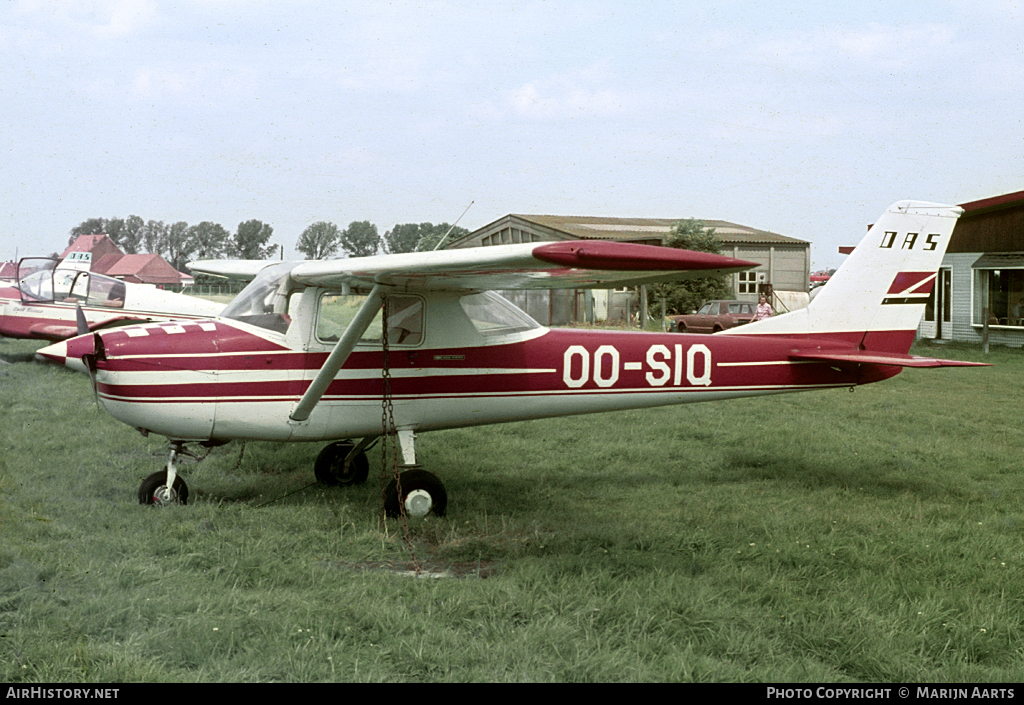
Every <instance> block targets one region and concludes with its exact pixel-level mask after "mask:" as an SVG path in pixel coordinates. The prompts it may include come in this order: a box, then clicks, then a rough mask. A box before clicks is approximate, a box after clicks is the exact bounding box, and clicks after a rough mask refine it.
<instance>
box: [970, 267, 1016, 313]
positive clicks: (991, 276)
mask: <svg viewBox="0 0 1024 705" xmlns="http://www.w3.org/2000/svg"><path fill="white" fill-rule="evenodd" d="M986 309H987V310H988V324H989V325H990V326H1014V327H1024V269H975V270H974V311H973V316H972V318H973V323H974V325H976V326H980V325H984V323H985V310H986Z"/></svg>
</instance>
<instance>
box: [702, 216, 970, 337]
mask: <svg viewBox="0 0 1024 705" xmlns="http://www.w3.org/2000/svg"><path fill="white" fill-rule="evenodd" d="M961 213H963V209H961V208H959V207H957V206H947V205H942V204H938V203H926V202H923V201H900V202H898V203H894V204H893V205H892V206H890V207H889V208H888V209H887V210H886V211H885V213H883V214H882V217H881V218H879V219H878V222H876V223H875V224H874V225H873V226H871V228H870V229H869V230H868V233H867V235H865V236H864V239H863V240H861V241H860V243H859V244H858V245H857V247H856V249H855V250H854V251H853V253H852V254H851V255H850V256H849V258H848V259H847V260H846V262H844V263H843V266H842V267H840V268H839V270H838V271H837V272H836V273H835V274H834V275H833V276H832V278H831V279H830V280H829V282H828V284H826V285H825V286H824V287H822V288H821V290H820V291H819V292H818V294H817V295H816V296H815V297H814V299H813V300H812V301H811V303H810V304H809V305H808V307H807V308H806V309H801V310H799V311H794V312H792V313H787V314H783V315H781V316H776V317H774V318H770V319H768V320H764V321H758V322H756V323H750V324H747V325H745V326H741V327H739V328H732V329H730V330H728V331H725V332H724V333H722V334H720V335H723V334H726V333H728V334H732V335H763V334H771V335H795V336H801V337H803V336H814V337H827V338H831V339H833V340H835V341H836V342H839V341H842V342H844V343H846V344H850V345H856V346H857V347H860V348H861V349H867V350H878V351H886V352H896V353H906V352H907V350H909V349H910V345H911V344H912V343H913V342H914V337H915V334H916V331H917V326H918V324H919V323H920V322H921V315H922V314H923V313H924V307H925V303H926V302H927V301H928V297H929V295H930V294H931V292H932V288H933V287H934V285H935V278H936V273H937V272H938V269H939V267H940V265H941V264H942V258H943V256H944V255H945V253H946V247H948V245H949V239H950V236H951V235H952V233H953V226H954V225H956V220H957V218H959V217H960V214H961Z"/></svg>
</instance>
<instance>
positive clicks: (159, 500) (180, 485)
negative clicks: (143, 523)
mask: <svg viewBox="0 0 1024 705" xmlns="http://www.w3.org/2000/svg"><path fill="white" fill-rule="evenodd" d="M139 504H156V505H158V506H166V505H168V504H188V485H186V484H185V481H184V480H182V479H181V476H180V475H179V476H177V477H175V478H174V485H173V486H172V487H171V489H170V491H168V489H167V469H166V468H165V469H163V470H160V471H158V472H155V473H153V474H152V475H150V476H149V477H147V478H146V479H145V480H143V481H142V484H141V485H140V486H139Z"/></svg>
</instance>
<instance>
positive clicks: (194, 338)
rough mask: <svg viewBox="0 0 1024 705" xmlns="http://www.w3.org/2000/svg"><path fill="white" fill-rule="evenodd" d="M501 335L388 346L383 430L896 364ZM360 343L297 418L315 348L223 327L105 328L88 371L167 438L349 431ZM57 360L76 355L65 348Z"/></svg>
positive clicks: (376, 380)
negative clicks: (479, 341) (389, 425)
mask: <svg viewBox="0 0 1024 705" xmlns="http://www.w3.org/2000/svg"><path fill="white" fill-rule="evenodd" d="M510 338H511V339H508V340H503V341H500V342H498V341H494V342H493V343H492V344H486V345H462V346H460V345H452V346H440V347H427V346H414V347H410V346H401V345H395V346H394V347H390V349H389V351H388V364H387V366H386V369H387V371H388V374H389V377H390V382H389V383H390V389H391V398H392V402H393V406H394V418H395V423H396V426H397V427H398V428H399V429H409V430H413V431H430V430H437V429H444V428H456V427H461V426H472V425H481V424H491V423H501V422H507V421H515V420H525V419H537V418H545V417H553V416H564V415H572V414H586V413H596V412H604V411H613V410H618V409H635V408H642V407H655V406H664V405H672V404H682V403H690V402H699V401H710V400H716V399H728V398H734V397H747V396H758V395H766V394H779V393H784V392H793V391H804V390H813V389H825V388H831V387H849V386H852V385H856V384H863V383H866V382H873V381H877V380H879V379H884V378H886V377H889V376H892V375H894V374H896V373H897V372H898V371H899V368H895V367H888V366H865V365H855V364H837V363H827V362H818V361H808V360H793V359H790V357H789V352H790V350H792V348H793V344H794V341H791V340H787V339H783V338H779V339H775V338H773V339H763V338H762V339H759V338H754V337H751V338H746V337H743V336H717V335H716V336H711V335H685V334H671V333H642V332H623V331H602V330H577V329H548V328H541V327H538V328H535V329H532V330H530V331H527V332H523V333H519V334H516V335H513V336H510ZM76 340H80V339H76ZM818 342H819V343H820V345H823V346H825V347H828V346H832V345H835V346H838V345H839V344H840V343H841V342H843V341H838V340H829V339H827V338H823V339H822V340H821V341H818ZM807 344H808V343H807V341H801V347H807ZM366 347H367V348H373V349H357V350H356V351H355V352H353V353H352V355H351V356H350V358H349V359H348V361H347V363H346V364H345V366H344V368H343V369H342V370H341V371H340V372H339V373H338V374H337V375H336V377H335V379H334V380H333V381H332V382H331V384H330V385H329V387H328V389H327V392H326V393H325V394H324V396H323V397H322V399H321V401H320V403H319V404H318V405H317V407H316V409H315V410H314V411H313V413H312V414H311V415H310V417H309V418H308V419H307V420H305V421H302V422H295V421H291V420H289V418H288V417H289V415H290V413H291V411H292V410H293V409H294V408H295V406H296V404H297V402H298V400H299V399H300V397H301V396H302V394H303V393H304V392H305V390H306V388H307V387H308V386H309V383H310V380H311V379H312V378H313V377H314V376H315V375H316V373H317V371H318V370H319V369H320V368H321V367H322V366H323V364H324V361H325V359H326V357H327V355H328V353H327V351H324V350H317V349H312V350H308V349H300V350H296V349H293V348H291V347H289V346H288V345H286V344H284V342H283V341H276V340H273V339H271V338H268V337H267V336H265V335H262V334H261V332H260V331H254V330H252V329H251V327H249V326H244V325H239V324H238V323H236V322H233V321H225V320H223V319H221V320H217V321H212V320H211V321H200V322H178V323H162V324H150V325H146V326H136V327H131V328H124V329H120V330H114V331H108V332H105V333H103V334H102V353H101V355H100V356H99V359H98V361H97V363H96V364H97V369H96V378H97V384H98V392H99V396H100V399H101V401H102V403H103V405H104V407H105V408H106V409H107V410H108V411H109V412H110V413H111V414H112V415H113V416H115V417H116V418H118V419H120V420H121V421H123V422H125V423H127V424H129V425H132V426H135V427H138V428H141V429H145V430H147V431H150V432H154V433H158V434H161V435H164V436H167V437H169V438H174V439H182V440H208V439H222V440H228V439H263V440H280V441H296V440H326V439H339V438H357V437H364V436H372V435H379V434H381V428H382V422H381V411H382V408H381V400H382V391H383V384H384V383H383V369H385V366H384V359H383V357H384V353H383V350H382V349H381V348H380V346H379V345H378V346H366ZM68 356H69V357H75V356H77V354H76V353H75V352H74V351H71V350H69V354H68Z"/></svg>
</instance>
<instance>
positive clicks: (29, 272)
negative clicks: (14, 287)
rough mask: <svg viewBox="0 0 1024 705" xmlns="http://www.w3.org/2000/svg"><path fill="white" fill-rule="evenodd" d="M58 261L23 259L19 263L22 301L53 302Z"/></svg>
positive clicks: (19, 283)
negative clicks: (55, 269) (55, 271)
mask: <svg viewBox="0 0 1024 705" xmlns="http://www.w3.org/2000/svg"><path fill="white" fill-rule="evenodd" d="M56 266H57V260H52V259H38V258H37V259H28V258H25V259H22V260H21V261H20V262H19V263H18V288H19V289H20V290H21V298H22V301H53V269H54V267H56Z"/></svg>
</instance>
